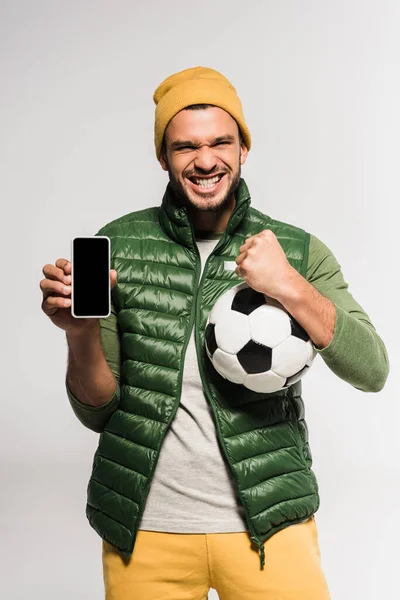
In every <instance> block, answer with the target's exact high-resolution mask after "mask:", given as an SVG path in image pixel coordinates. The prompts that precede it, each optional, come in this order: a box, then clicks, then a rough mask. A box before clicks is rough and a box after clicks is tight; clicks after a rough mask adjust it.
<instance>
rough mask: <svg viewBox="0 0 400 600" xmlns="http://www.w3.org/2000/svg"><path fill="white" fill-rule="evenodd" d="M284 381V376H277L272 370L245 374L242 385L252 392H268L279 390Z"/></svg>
mask: <svg viewBox="0 0 400 600" xmlns="http://www.w3.org/2000/svg"><path fill="white" fill-rule="evenodd" d="M285 383H286V377H279V375H277V374H276V373H273V372H272V371H265V372H264V373H254V374H251V375H247V376H246V379H245V380H244V385H245V386H246V387H247V388H248V389H249V390H252V391H253V392H261V393H266V394H270V393H272V392H277V391H278V390H281V389H282V388H283V386H284V385H285Z"/></svg>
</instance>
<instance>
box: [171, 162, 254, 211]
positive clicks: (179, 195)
mask: <svg viewBox="0 0 400 600" xmlns="http://www.w3.org/2000/svg"><path fill="white" fill-rule="evenodd" d="M241 170H242V169H241V164H240V160H239V163H238V167H237V169H236V171H235V172H234V173H233V178H232V181H231V183H230V185H229V187H228V189H227V190H226V192H225V193H224V194H223V195H222V196H221V197H220V199H219V201H218V202H216V203H215V204H212V205H211V206H210V205H208V202H207V201H208V200H210V199H213V198H214V197H215V194H214V193H210V194H202V195H201V197H200V196H199V200H198V202H195V201H193V199H192V198H191V197H190V196H189V195H188V194H187V193H186V190H185V188H184V187H183V185H182V183H181V182H180V180H179V179H177V178H176V177H175V176H174V174H173V173H172V171H171V169H170V168H169V165H168V175H169V181H170V185H171V188H172V190H173V192H174V195H175V197H176V199H177V201H178V202H179V204H180V205H181V206H185V207H186V208H188V209H189V210H190V209H191V210H193V209H194V210H196V211H202V212H217V211H219V210H222V209H223V208H225V207H226V206H227V205H228V204H229V202H230V200H231V198H232V196H233V195H234V194H235V192H236V190H237V188H238V187H239V184H240V177H241ZM207 175H210V173H208V174H207ZM224 176H225V177H228V176H229V174H228V173H227V172H225V175H224ZM193 194H194V195H195V193H193ZM204 201H205V202H204Z"/></svg>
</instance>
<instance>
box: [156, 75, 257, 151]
mask: <svg viewBox="0 0 400 600" xmlns="http://www.w3.org/2000/svg"><path fill="white" fill-rule="evenodd" d="M153 100H154V102H155V104H156V110H155V124H154V143H155V146H156V154H157V158H160V154H161V146H162V141H163V137H164V131H165V129H166V127H167V125H168V123H169V122H170V120H171V119H172V118H173V117H174V116H175V115H176V114H177V113H178V112H179V111H180V110H182V109H184V108H186V107H187V106H190V105H191V104H212V105H214V106H218V107H219V108H223V109H224V110H226V112H228V113H229V114H230V115H231V116H232V117H233V118H234V119H235V121H236V122H237V124H238V126H239V127H240V130H241V132H242V135H243V138H244V141H245V144H246V147H247V149H248V150H250V147H251V136H250V131H249V130H248V128H247V125H246V122H245V120H244V115H243V109H242V103H241V101H240V98H239V96H238V95H237V93H236V90H235V88H234V87H233V85H232V84H231V83H230V82H229V81H228V80H227V79H226V77H224V76H223V75H222V74H221V73H219V72H218V71H215V70H214V69H209V68H207V67H193V68H191V69H186V70H184V71H180V72H179V73H175V74H174V75H171V76H170V77H168V78H167V79H165V80H164V81H163V82H162V83H161V84H160V85H159V86H158V88H157V89H156V91H155V92H154V95H153Z"/></svg>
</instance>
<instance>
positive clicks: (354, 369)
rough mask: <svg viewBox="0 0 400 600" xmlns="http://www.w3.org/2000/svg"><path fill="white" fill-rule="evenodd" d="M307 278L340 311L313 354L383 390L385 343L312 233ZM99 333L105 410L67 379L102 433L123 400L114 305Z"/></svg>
mask: <svg viewBox="0 0 400 600" xmlns="http://www.w3.org/2000/svg"><path fill="white" fill-rule="evenodd" d="M306 279H307V281H308V282H309V283H311V284H312V285H313V286H314V287H315V288H316V289H317V291H318V292H319V293H320V294H322V295H323V296H325V297H326V298H329V299H330V300H331V301H332V302H333V303H334V305H335V307H336V321H335V328H334V333H333V337H332V340H331V342H330V343H329V345H328V346H326V347H325V348H322V349H318V348H315V350H316V351H317V353H318V354H320V355H321V356H322V358H323V360H324V361H325V363H326V365H327V366H328V367H329V368H330V369H331V370H332V371H333V373H335V374H336V375H337V376H338V377H340V378H341V379H343V380H344V381H347V382H348V383H349V384H350V385H352V386H353V387H355V388H357V389H359V390H362V391H365V392H378V391H380V390H381V389H382V388H383V386H384V384H385V382H386V379H387V376H388V374H389V359H388V355H387V351H386V348H385V345H384V343H383V341H382V339H381V338H380V337H379V335H378V334H377V332H376V330H375V328H374V326H373V325H372V323H371V321H370V318H369V316H368V315H367V314H366V313H365V311H364V310H363V309H362V307H361V306H360V305H359V304H358V302H356V300H355V299H354V298H353V296H352V294H351V293H350V292H349V290H348V284H347V283H346V282H345V281H344V278H343V274H342V272H341V268H340V265H339V263H338V262H337V260H336V258H335V256H334V255H333V253H332V252H331V250H330V249H329V248H328V247H327V246H326V245H325V244H324V243H323V242H322V241H321V240H319V239H318V238H317V237H315V236H313V235H311V238H310V249H309V257H308V265H307V272H306ZM100 331H101V343H102V346H103V350H104V355H105V358H106V360H107V363H108V364H109V366H110V368H111V370H112V372H113V374H114V376H115V381H116V387H115V391H114V393H113V395H112V397H111V398H110V400H109V401H108V402H106V403H105V404H103V405H102V406H90V405H88V404H84V403H82V402H81V401H80V400H79V399H78V398H76V397H75V396H74V395H73V394H72V392H71V390H70V389H69V387H68V383H67V380H65V385H66V390H67V394H68V398H69V402H70V404H71V406H72V409H73V411H74V413H75V415H76V416H77V418H78V419H79V420H80V421H81V423H82V424H83V425H85V427H88V428H89V429H92V430H93V431H96V432H101V431H102V430H103V428H104V426H105V424H106V422H107V421H108V419H109V418H110V416H111V415H112V413H113V412H114V411H115V410H116V408H117V406H118V403H119V399H120V358H121V350H120V338H119V335H120V334H119V330H118V323H117V314H116V310H115V306H113V305H112V312H111V315H110V316H109V317H107V318H104V319H100ZM314 347H315V346H314Z"/></svg>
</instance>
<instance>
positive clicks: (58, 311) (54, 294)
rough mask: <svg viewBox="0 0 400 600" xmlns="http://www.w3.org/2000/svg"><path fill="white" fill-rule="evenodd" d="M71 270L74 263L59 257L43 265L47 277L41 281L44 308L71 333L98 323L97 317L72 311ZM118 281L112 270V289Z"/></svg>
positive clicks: (59, 324) (56, 322) (53, 320)
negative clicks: (53, 262) (77, 316)
mask: <svg viewBox="0 0 400 600" xmlns="http://www.w3.org/2000/svg"><path fill="white" fill-rule="evenodd" d="M71 272H72V263H71V262H70V261H69V260H67V259H66V258H59V259H57V260H56V262H55V264H54V265H52V264H47V265H45V266H44V267H43V274H44V275H45V279H42V280H41V282H40V289H41V290H42V292H43V301H42V310H43V312H44V313H45V314H46V315H47V316H48V317H49V319H50V320H51V321H52V322H53V323H54V324H55V325H56V326H57V327H60V329H63V330H64V331H66V332H67V333H69V334H74V333H80V332H82V331H83V330H85V329H86V328H88V327H91V326H93V325H97V324H98V319H97V318H88V319H84V318H79V319H77V318H75V317H74V316H73V315H72V313H71ZM116 283H117V271H116V270H115V269H111V270H110V286H111V289H112V288H113V287H114V286H115V285H116Z"/></svg>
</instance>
